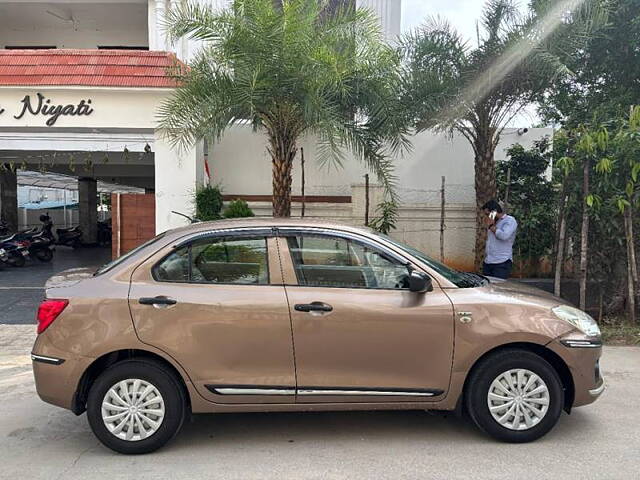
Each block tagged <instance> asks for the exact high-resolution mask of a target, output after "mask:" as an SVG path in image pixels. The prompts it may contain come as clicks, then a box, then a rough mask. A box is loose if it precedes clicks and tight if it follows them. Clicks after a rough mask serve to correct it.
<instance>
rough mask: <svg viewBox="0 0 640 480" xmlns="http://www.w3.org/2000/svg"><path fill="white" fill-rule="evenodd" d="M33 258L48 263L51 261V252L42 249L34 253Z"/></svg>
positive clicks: (47, 249)
mask: <svg viewBox="0 0 640 480" xmlns="http://www.w3.org/2000/svg"><path fill="white" fill-rule="evenodd" d="M35 257H36V258H37V259H38V260H40V261H41V262H45V263H46V262H50V261H51V260H53V252H52V251H51V249H49V248H43V249H41V250H36V251H35Z"/></svg>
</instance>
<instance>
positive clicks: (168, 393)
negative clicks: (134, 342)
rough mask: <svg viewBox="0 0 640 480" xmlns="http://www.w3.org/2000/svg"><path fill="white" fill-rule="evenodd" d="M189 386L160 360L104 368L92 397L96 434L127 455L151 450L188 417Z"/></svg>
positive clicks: (89, 408) (91, 419) (90, 407)
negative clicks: (185, 391) (158, 362)
mask: <svg viewBox="0 0 640 480" xmlns="http://www.w3.org/2000/svg"><path fill="white" fill-rule="evenodd" d="M185 412H186V400H185V395H184V391H183V389H182V388H181V386H180V384H179V383H178V381H177V380H176V378H175V377H174V375H173V374H172V373H171V372H169V371H168V370H167V369H165V368H164V367H162V366H161V365H159V364H157V363H155V362H151V361H146V360H144V359H140V360H127V361H124V362H120V363H117V364H115V365H113V366H112V367H110V368H108V369H107V370H105V371H104V372H103V373H102V374H101V375H100V376H99V377H98V378H97V379H96V381H95V382H94V383H93V385H92V387H91V390H90V392H89V397H88V399H87V418H88V420H89V425H90V426H91V429H92V430H93V433H94V434H95V435H96V437H98V439H99V440H100V441H101V442H102V443H103V444H104V445H106V446H107V447H109V448H111V449H112V450H115V451H116V452H120V453H126V454H141V453H149V452H153V451H154V450H157V449H158V448H160V447H162V446H163V445H165V444H166V443H167V442H168V441H170V440H171V439H172V438H173V437H174V436H175V435H176V434H177V433H178V431H179V430H180V427H181V426H182V423H183V421H184V418H185Z"/></svg>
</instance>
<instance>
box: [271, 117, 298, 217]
mask: <svg viewBox="0 0 640 480" xmlns="http://www.w3.org/2000/svg"><path fill="white" fill-rule="evenodd" d="M278 113H279V114H280V115H275V116H270V117H266V120H265V122H264V123H265V127H266V130H267V136H268V138H269V146H268V147H267V150H268V152H269V155H270V156H271V162H272V165H273V200H272V211H273V216H274V217H290V216H291V183H292V178H291V172H292V169H293V160H294V159H295V156H296V152H297V150H298V148H297V139H298V136H299V134H300V131H299V130H298V129H296V127H295V119H294V118H292V116H291V115H289V114H290V113H291V112H290V109H287V107H286V106H285V107H283V108H282V111H280V112H278Z"/></svg>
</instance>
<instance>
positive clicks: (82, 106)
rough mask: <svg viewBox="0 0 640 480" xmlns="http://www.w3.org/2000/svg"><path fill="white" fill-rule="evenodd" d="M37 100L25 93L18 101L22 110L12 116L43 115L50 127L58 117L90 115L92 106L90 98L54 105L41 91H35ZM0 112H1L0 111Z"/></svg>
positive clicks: (17, 118)
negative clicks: (74, 102) (75, 102)
mask: <svg viewBox="0 0 640 480" xmlns="http://www.w3.org/2000/svg"><path fill="white" fill-rule="evenodd" d="M37 96H38V98H37V100H36V101H33V102H32V101H31V95H25V96H24V98H23V99H22V100H21V101H20V103H22V111H21V112H20V114H18V115H14V116H13V118H15V119H16V120H20V119H21V118H22V117H24V116H25V114H27V113H29V114H31V115H34V116H35V115H43V116H45V117H49V118H48V119H47V121H46V122H45V124H46V125H47V126H48V127H52V126H53V125H55V123H56V122H57V121H58V119H59V118H60V117H64V116H72V117H75V116H81V115H91V114H92V113H93V108H91V99H87V100H80V102H78V104H76V105H74V104H68V105H55V104H53V103H51V99H50V98H47V97H45V96H44V95H42V94H41V93H37ZM0 113H1V112H0Z"/></svg>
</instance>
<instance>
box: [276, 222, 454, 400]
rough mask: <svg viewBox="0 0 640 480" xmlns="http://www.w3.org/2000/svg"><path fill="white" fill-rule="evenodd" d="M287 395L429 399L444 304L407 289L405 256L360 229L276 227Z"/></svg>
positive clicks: (439, 362) (442, 383) (433, 295)
mask: <svg viewBox="0 0 640 480" xmlns="http://www.w3.org/2000/svg"><path fill="white" fill-rule="evenodd" d="M278 242H279V247H280V252H281V256H282V265H283V277H284V280H285V283H286V291H287V297H288V300H289V306H290V311H291V319H292V326H293V337H294V347H295V358H296V374H297V382H298V388H297V397H296V401H297V402H312V403H318V402H320V403H334V402H368V403H369V402H397V401H413V402H416V401H435V400H438V399H440V398H442V397H443V395H445V394H446V392H447V390H448V386H449V379H450V374H451V365H452V356H453V333H454V332H453V328H454V320H453V306H452V304H451V301H450V300H449V298H448V297H447V295H446V294H445V293H444V292H443V291H442V290H441V289H440V287H439V286H438V285H437V284H436V283H435V282H434V284H433V290H432V291H429V292H425V293H416V292H411V291H409V289H408V271H409V270H408V267H407V264H406V261H405V259H403V258H401V257H399V256H397V254H396V253H394V252H392V251H390V250H388V249H386V248H385V247H383V246H381V245H379V244H376V242H372V241H371V239H369V238H368V237H366V238H365V237H358V236H353V235H352V234H347V233H344V232H343V233H338V232H331V233H317V232H313V231H305V230H298V231H295V230H287V229H281V230H280V237H279V239H278Z"/></svg>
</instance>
